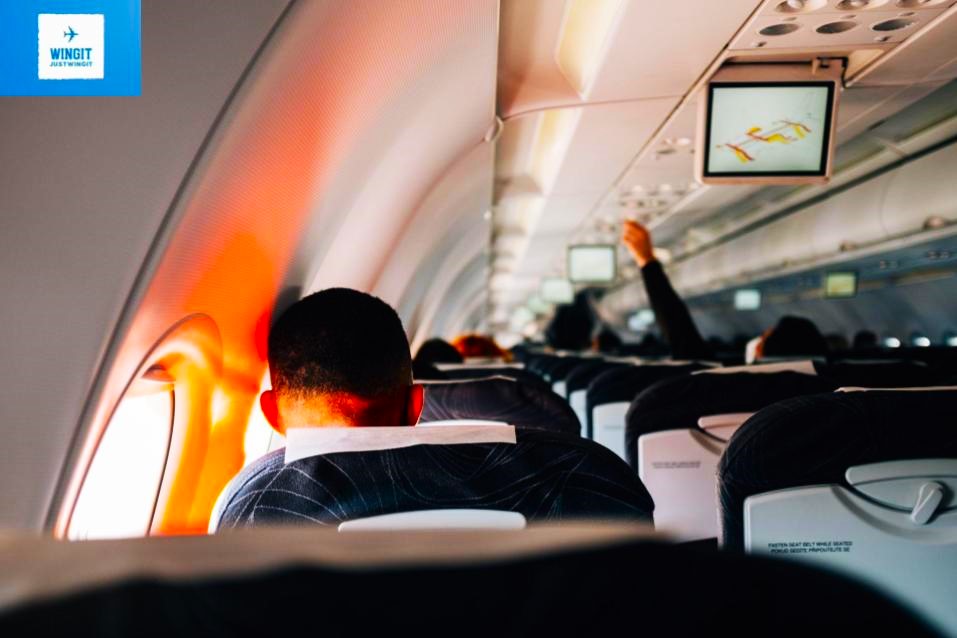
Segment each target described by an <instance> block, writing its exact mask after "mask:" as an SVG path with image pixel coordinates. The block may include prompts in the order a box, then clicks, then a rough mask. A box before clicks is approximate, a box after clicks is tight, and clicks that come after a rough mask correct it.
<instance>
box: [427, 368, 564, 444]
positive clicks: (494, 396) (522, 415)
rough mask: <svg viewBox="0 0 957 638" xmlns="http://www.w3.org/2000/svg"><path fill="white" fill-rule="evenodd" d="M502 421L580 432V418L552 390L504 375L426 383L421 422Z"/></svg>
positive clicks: (518, 425) (517, 425)
mask: <svg viewBox="0 0 957 638" xmlns="http://www.w3.org/2000/svg"><path fill="white" fill-rule="evenodd" d="M469 419H471V420H476V419H480V420H490V421H502V422H504V423H508V424H510V425H514V426H515V427H516V428H525V429H528V428H530V429H535V430H548V431H550V432H564V433H567V434H572V435H576V436H577V435H578V434H579V431H580V427H579V424H578V417H576V416H575V412H574V411H573V410H572V409H571V407H570V406H569V405H568V403H566V402H565V401H564V400H562V398H561V397H559V396H558V395H557V394H555V393H554V392H552V391H551V390H546V389H542V388H540V387H537V386H532V385H528V384H525V383H521V382H517V381H514V380H511V379H505V378H501V377H496V378H491V379H476V380H466V381H462V382H460V383H436V384H427V385H426V386H425V405H424V406H423V409H422V416H421V417H420V419H419V420H420V421H422V422H427V421H445V420H469Z"/></svg>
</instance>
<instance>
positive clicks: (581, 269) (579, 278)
mask: <svg viewBox="0 0 957 638" xmlns="http://www.w3.org/2000/svg"><path fill="white" fill-rule="evenodd" d="M615 260H616V252H615V246H611V245H588V246H571V247H570V248H569V249H568V278H569V279H570V280H571V281H572V282H574V283H591V284H610V283H612V282H614V281H615V263H616V261H615Z"/></svg>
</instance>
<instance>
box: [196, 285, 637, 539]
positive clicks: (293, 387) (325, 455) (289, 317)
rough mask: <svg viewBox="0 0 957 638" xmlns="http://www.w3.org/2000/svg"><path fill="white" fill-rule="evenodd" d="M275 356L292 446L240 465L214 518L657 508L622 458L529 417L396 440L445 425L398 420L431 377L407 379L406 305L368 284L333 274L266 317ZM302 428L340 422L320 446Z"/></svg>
mask: <svg viewBox="0 0 957 638" xmlns="http://www.w3.org/2000/svg"><path fill="white" fill-rule="evenodd" d="M268 357H269V369H270V375H271V379H272V390H267V391H266V392H264V393H263V395H262V398H261V404H262V409H263V412H264V414H265V416H266V418H267V420H268V421H269V422H270V424H272V426H273V427H274V428H275V429H276V431H277V432H279V433H280V434H283V435H287V434H289V436H288V437H287V447H286V449H285V450H276V451H275V452H272V453H270V454H267V455H266V456H264V457H262V458H260V459H258V460H256V461H254V462H253V463H251V464H250V465H249V466H247V467H246V468H245V469H244V470H243V471H242V472H240V474H239V475H238V476H237V477H235V478H234V479H233V481H232V482H231V483H230V485H228V486H227V488H226V490H225V492H224V493H223V495H222V496H221V497H220V500H219V504H218V506H217V511H216V512H214V513H213V521H212V523H213V524H212V525H211V528H215V529H219V528H227V527H240V526H247V525H257V524H281V523H303V522H313V523H319V524H326V525H336V524H339V523H341V522H343V521H346V520H351V519H355V518H363V517H367V516H376V515H380V514H392V513H397V512H409V511H417V510H429V509H455V508H472V509H497V510H511V511H515V512H519V513H521V514H523V515H524V516H525V517H526V519H529V520H535V519H548V520H561V519H568V518H582V517H592V518H619V519H620V518H628V519H634V520H650V513H651V510H652V509H653V507H654V506H653V504H652V502H651V497H650V496H649V495H648V492H647V491H646V490H645V489H644V487H643V486H642V485H641V482H640V481H639V480H638V478H637V477H636V476H635V475H634V473H633V472H631V471H630V469H629V468H628V466H627V465H625V464H624V463H623V462H622V461H620V460H619V459H617V458H616V457H615V456H614V454H613V453H612V452H610V451H609V450H607V449H605V448H604V447H602V446H600V445H598V444H596V443H594V442H592V441H583V440H581V439H580V438H578V437H577V436H569V435H567V434H561V433H554V432H545V431H535V430H529V431H518V432H516V433H515V434H514V436H512V437H511V438H510V440H507V441H503V440H499V439H496V440H495V441H494V442H482V443H478V442H475V440H474V439H472V440H464V439H460V440H456V441H455V442H454V443H453V444H450V443H443V444H430V443H425V444H423V442H422V439H421V437H420V438H416V439H415V441H413V442H411V443H410V441H409V440H405V441H404V443H403V442H401V441H400V442H399V443H396V441H397V440H400V439H401V438H402V436H403V435H417V434H419V433H421V434H422V435H423V436H425V435H427V434H435V430H438V429H440V427H435V426H432V427H429V426H422V430H420V431H419V432H415V431H413V430H412V428H405V427H402V426H411V425H414V424H415V423H417V421H418V418H419V415H420V413H421V411H422V406H423V402H424V395H423V388H422V387H421V386H418V385H414V384H413V383H412V361H411V356H410V353H409V344H408V340H407V338H406V335H405V331H404V330H403V328H402V323H401V321H400V320H399V317H398V315H397V314H396V313H395V311H394V310H393V309H392V308H390V307H389V306H388V305H387V304H385V303H384V302H382V301H381V300H380V299H377V298H375V297H372V296H371V295H367V294H364V293H361V292H358V291H355V290H347V289H343V288H335V289H329V290H324V291H322V292H318V293H315V294H313V295H310V296H309V297H306V298H305V299H302V300H300V301H299V302H297V303H296V304H294V305H293V306H292V307H291V308H289V309H288V310H287V311H286V312H285V313H283V315H282V316H281V317H280V318H279V320H278V321H277V322H276V323H275V325H274V326H273V327H272V330H271V332H270V335H269V344H268ZM376 426H378V427H384V428H387V429H383V430H381V431H380V432H381V434H382V436H381V437H377V436H375V433H373V432H370V431H368V430H366V431H351V432H350V431H348V430H343V428H360V427H361V428H367V427H376ZM304 428H338V430H335V431H328V433H329V434H330V435H333V436H331V437H330V439H329V443H328V444H325V443H323V444H322V445H320V449H318V450H317V448H316V447H315V445H314V443H315V441H313V442H312V447H308V449H306V448H304V447H301V444H299V443H297V441H300V442H301V441H302V437H301V436H300V435H303V434H306V433H303V432H296V430H297V429H304ZM417 430H418V428H417ZM427 430H432V432H431V433H430V432H427ZM506 430H508V428H506ZM460 432H465V430H460ZM308 434H316V433H314V432H312V433H308ZM350 434H352V435H357V436H350ZM294 435H295V436H294ZM443 436H445V435H443ZM319 438H322V437H319ZM406 439H408V437H406ZM297 445H300V447H297ZM323 446H324V447H323Z"/></svg>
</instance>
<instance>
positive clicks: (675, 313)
mask: <svg viewBox="0 0 957 638" xmlns="http://www.w3.org/2000/svg"><path fill="white" fill-rule="evenodd" d="M641 278H642V279H643V280H644V282H645V291H646V292H647V293H648V301H649V303H650V304H651V309H652V310H653V311H654V313H655V322H656V323H657V324H658V328H659V329H660V330H661V335H662V337H663V338H664V340H665V341H667V342H668V345H669V346H670V347H671V356H672V357H673V358H674V359H708V358H710V357H711V356H712V353H711V349H710V348H709V347H708V344H707V343H705V340H704V339H702V338H701V334H700V333H699V332H698V328H697V326H695V325H694V320H693V319H692V318H691V313H690V312H688V307H687V306H686V305H685V303H684V302H683V301H682V300H681V297H679V296H678V293H676V292H675V289H674V288H672V287H671V282H670V281H668V276H667V275H666V274H665V271H664V268H662V267H661V263H660V262H658V261H657V260H655V261H650V262H648V263H647V264H645V266H644V268H642V269H641Z"/></svg>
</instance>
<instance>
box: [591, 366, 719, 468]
mask: <svg viewBox="0 0 957 638" xmlns="http://www.w3.org/2000/svg"><path fill="white" fill-rule="evenodd" d="M705 368H706V366H704V365H703V364H699V363H676V364H674V365H662V364H653V365H640V366H625V367H623V368H614V369H611V370H608V371H605V372H602V373H601V374H599V375H598V376H597V377H595V378H594V379H593V380H592V381H591V383H589V384H588V389H587V391H586V393H585V415H586V426H587V432H588V436H589V437H590V438H592V439H594V440H599V439H600V440H601V441H602V443H603V444H605V445H610V446H612V447H613V449H615V450H616V453H618V455H619V456H621V457H622V458H624V455H625V449H624V445H625V443H624V435H625V432H624V427H625V422H624V415H625V412H626V411H627V409H628V404H629V403H631V401H632V399H634V398H635V397H636V396H638V394H639V393H640V392H641V391H642V390H644V389H645V388H647V387H648V386H650V385H652V384H654V383H655V382H657V381H660V380H662V379H666V378H668V377H673V376H681V375H685V374H689V373H691V372H694V371H696V370H703V369H705ZM616 403H617V404H621V403H624V404H625V405H624V406H622V405H617V406H613V407H608V408H606V409H603V410H601V415H602V422H601V423H600V428H601V429H600V430H599V429H598V427H596V422H595V411H596V408H598V407H599V406H603V405H608V404H616Z"/></svg>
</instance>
